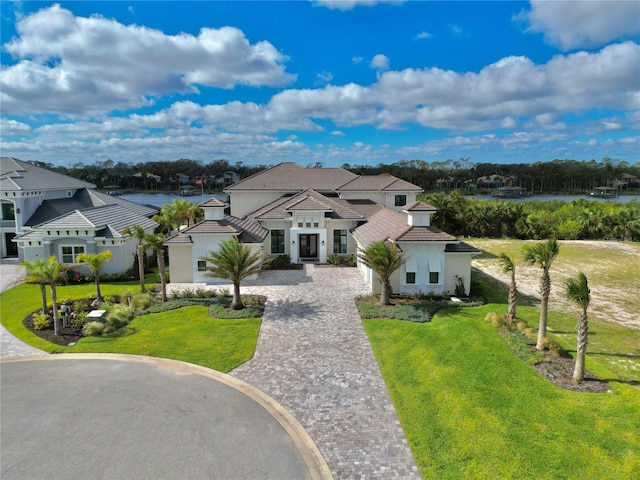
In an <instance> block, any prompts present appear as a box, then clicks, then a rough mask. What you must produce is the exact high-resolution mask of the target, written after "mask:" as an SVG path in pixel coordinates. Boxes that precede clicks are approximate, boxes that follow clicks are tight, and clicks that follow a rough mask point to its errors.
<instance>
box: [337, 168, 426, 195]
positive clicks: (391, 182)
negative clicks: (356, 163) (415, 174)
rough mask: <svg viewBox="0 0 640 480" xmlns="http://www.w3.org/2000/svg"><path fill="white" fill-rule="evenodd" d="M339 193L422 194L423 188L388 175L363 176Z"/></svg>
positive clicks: (345, 185) (343, 187)
mask: <svg viewBox="0 0 640 480" xmlns="http://www.w3.org/2000/svg"><path fill="white" fill-rule="evenodd" d="M337 191H338V192H350V191H361V192H371V191H373V192H407V191H409V192H421V191H422V188H420V187H418V186H417V185H414V184H413V183H409V182H407V181H405V180H401V179H399V178H397V177H394V176H393V175H389V174H386V173H383V174H380V175H361V176H358V177H357V178H354V179H353V180H351V181H349V182H348V183H345V184H344V185H342V186H341V187H340V188H338V189H337Z"/></svg>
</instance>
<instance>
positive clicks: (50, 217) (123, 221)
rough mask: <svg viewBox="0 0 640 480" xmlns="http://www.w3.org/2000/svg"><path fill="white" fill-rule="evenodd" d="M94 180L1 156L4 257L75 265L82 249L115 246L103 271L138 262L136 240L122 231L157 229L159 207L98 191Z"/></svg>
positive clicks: (0, 225)
mask: <svg viewBox="0 0 640 480" xmlns="http://www.w3.org/2000/svg"><path fill="white" fill-rule="evenodd" d="M94 188H95V185H93V184H91V183H88V182H85V181H82V180H78V179H75V178H72V177H69V176H66V175H61V174H58V173H56V172H53V171H51V170H48V169H45V168H40V167H37V166H35V165H32V164H30V163H28V162H23V161H21V160H17V159H15V158H12V157H1V158H0V205H1V207H2V210H1V211H2V217H1V220H0V234H1V235H0V236H1V237H2V257H18V258H19V259H20V260H28V261H33V260H36V259H39V258H41V259H46V258H48V257H49V256H51V255H55V256H56V257H57V258H58V259H59V260H60V261H61V262H62V263H63V264H65V265H75V264H76V263H77V262H76V258H77V256H78V255H79V254H81V253H100V252H102V251H104V250H111V252H112V253H113V260H111V261H110V262H107V263H105V265H104V268H103V272H104V273H107V274H111V273H123V272H125V271H127V270H129V269H130V268H132V267H133V264H134V256H135V252H136V244H137V240H136V239H135V238H131V237H128V236H126V235H123V233H122V232H123V230H124V229H125V228H127V227H129V228H131V227H133V226H135V225H140V226H142V227H143V228H144V229H145V231H147V232H148V233H153V231H154V229H155V227H156V226H157V225H158V224H157V223H156V222H155V221H154V220H152V219H151V218H150V217H151V216H152V215H154V214H156V213H157V212H158V210H157V209H156V208H152V207H148V206H144V205H139V204H137V203H133V202H129V201H127V200H123V199H121V198H118V197H112V196H110V195H105V194H103V193H100V192H97V191H95V190H94Z"/></svg>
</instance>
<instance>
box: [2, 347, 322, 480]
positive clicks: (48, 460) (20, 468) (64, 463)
mask: <svg viewBox="0 0 640 480" xmlns="http://www.w3.org/2000/svg"><path fill="white" fill-rule="evenodd" d="M85 357H89V358H82V357H79V356H76V355H51V356H46V357H45V356H43V357H30V359H24V358H23V359H11V360H3V361H2V362H1V363H0V378H1V383H0V396H1V398H2V402H1V407H0V408H1V434H0V437H1V442H0V451H1V452H2V457H1V462H0V478H2V479H3V480H12V479H30V480H37V479H47V480H54V479H65V480H73V479H78V480H86V479H104V480H107V479H118V480H127V479H154V480H161V479H171V480H181V479H224V480H233V479H242V480H251V479H274V480H276V479H277V480H286V479H292V480H294V479H295V480H303V479H308V478H316V479H318V478H327V477H326V476H324V477H323V473H322V472H323V471H328V470H327V469H326V465H324V467H323V465H322V463H323V462H324V461H323V460H322V459H321V457H318V455H319V453H317V452H315V451H314V448H315V445H313V443H312V442H311V441H310V439H309V438H308V437H307V436H306V433H305V432H304V431H303V430H302V428H301V427H299V425H297V422H296V421H295V420H293V419H292V418H291V417H290V415H289V414H288V413H286V412H285V411H284V410H283V409H282V407H279V405H277V404H275V402H273V403H271V402H272V401H271V400H269V399H268V397H266V396H265V397H266V398H267V400H266V402H267V403H266V404H265V400H264V398H257V399H256V397H255V396H253V395H247V390H246V389H249V390H251V389H252V388H253V387H250V386H248V385H247V384H243V383H242V382H239V381H238V380H236V379H232V378H231V377H228V376H226V375H223V374H220V373H218V372H212V371H208V370H207V369H203V368H201V367H197V366H191V365H189V364H185V363H182V362H173V361H170V360H163V359H149V358H146V357H139V358H135V357H127V356H105V358H104V359H102V358H99V357H100V356H98V355H95V356H85ZM93 357H95V358H93ZM206 372H212V373H211V374H208V373H206ZM212 376H213V377H216V378H215V379H214V378H212ZM221 379H222V381H220V380H221ZM228 382H231V383H228ZM254 393H257V394H258V396H259V395H261V394H260V392H259V391H257V390H256V391H255V392H254ZM262 395H264V394H262ZM252 397H253V398H252ZM265 405H266V407H265ZM269 410H271V411H269ZM274 412H275V413H274ZM310 447H311V448H310ZM314 455H315V456H314ZM318 459H320V460H319V461H318ZM314 462H318V463H314ZM323 468H324V470H323Z"/></svg>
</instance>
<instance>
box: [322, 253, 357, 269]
mask: <svg viewBox="0 0 640 480" xmlns="http://www.w3.org/2000/svg"><path fill="white" fill-rule="evenodd" d="M327 262H328V263H330V264H331V265H334V266H336V267H355V266H356V257H355V256H354V255H353V254H352V255H338V254H337V253H333V254H331V255H329V256H328V257H327Z"/></svg>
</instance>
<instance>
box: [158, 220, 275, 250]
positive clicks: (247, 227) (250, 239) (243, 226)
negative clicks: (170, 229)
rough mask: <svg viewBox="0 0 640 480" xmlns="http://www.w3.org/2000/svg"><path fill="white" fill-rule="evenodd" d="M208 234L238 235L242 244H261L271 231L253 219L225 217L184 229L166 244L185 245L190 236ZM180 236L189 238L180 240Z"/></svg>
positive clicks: (204, 221)
mask: <svg viewBox="0 0 640 480" xmlns="http://www.w3.org/2000/svg"><path fill="white" fill-rule="evenodd" d="M207 233H228V234H231V235H237V236H238V240H240V242H242V243H261V242H262V241H263V240H264V239H265V238H266V237H267V235H268V234H269V231H268V230H267V229H266V228H264V227H263V226H262V225H260V224H259V223H258V222H256V221H255V220H253V219H252V218H237V217H234V216H231V215H225V216H224V218H223V219H222V220H203V221H202V222H199V223H196V224H195V225H193V226H192V227H189V228H186V229H184V230H183V231H182V232H181V233H180V234H178V235H174V236H173V237H170V238H168V239H167V240H166V241H165V243H185V242H187V241H188V242H190V240H188V236H189V235H199V234H207ZM180 236H183V237H187V240H185V238H178V237H180Z"/></svg>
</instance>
